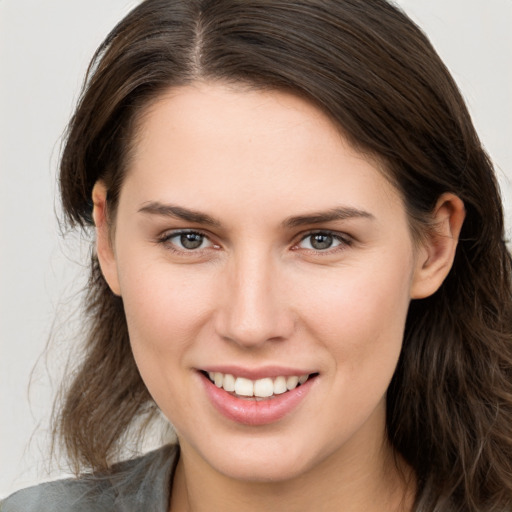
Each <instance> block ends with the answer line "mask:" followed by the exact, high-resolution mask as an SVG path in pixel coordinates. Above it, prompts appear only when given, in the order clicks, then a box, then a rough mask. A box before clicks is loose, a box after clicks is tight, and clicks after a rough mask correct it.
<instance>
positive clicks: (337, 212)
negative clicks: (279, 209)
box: [283, 207, 375, 228]
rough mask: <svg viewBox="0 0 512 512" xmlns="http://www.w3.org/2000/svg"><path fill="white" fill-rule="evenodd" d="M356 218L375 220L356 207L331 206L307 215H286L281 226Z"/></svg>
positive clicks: (287, 226) (297, 225)
mask: <svg viewBox="0 0 512 512" xmlns="http://www.w3.org/2000/svg"><path fill="white" fill-rule="evenodd" d="M358 218H363V219H369V220H375V217H374V216H373V215H372V214H371V213H369V212H367V211H364V210H358V209H357V208H346V207H340V208H332V209H330V210H327V211H325V212H314V213H311V214H308V215H298V216H295V217H288V218H287V219H286V220H285V221H284V222H283V226H284V227H286V228H296V227H299V226H304V225H307V224H323V223H324V222H332V221H335V220H347V219H358Z"/></svg>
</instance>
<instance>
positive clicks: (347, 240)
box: [157, 229, 353, 255]
mask: <svg viewBox="0 0 512 512" xmlns="http://www.w3.org/2000/svg"><path fill="white" fill-rule="evenodd" d="M185 235H197V236H200V237H202V240H201V243H203V242H204V240H208V241H209V242H210V244H211V245H210V246H208V247H207V248H197V249H187V248H182V249H181V248H177V247H176V244H175V243H173V242H171V240H172V239H173V238H177V237H182V236H185ZM319 235H322V236H328V237H332V238H333V240H334V241H337V242H339V245H335V246H334V247H327V248H326V249H323V250H322V249H315V248H304V249H303V250H305V251H308V252H313V253H315V254H318V255H323V254H325V255H327V254H332V253H333V252H338V251H343V250H345V249H346V248H347V247H350V246H351V245H352V244H353V239H352V238H351V237H350V236H349V235H347V234H341V233H339V232H336V231H329V230H315V231H310V232H307V233H303V234H301V235H300V238H299V240H298V241H297V242H296V243H294V244H293V246H292V248H291V249H292V250H294V251H297V250H300V249H301V248H300V247H299V244H300V243H301V242H304V241H305V240H307V239H308V238H311V237H313V236H319ZM157 243H159V244H162V245H164V246H165V247H166V248H167V249H169V250H171V251H172V252H174V253H178V254H187V255H194V254H196V255H197V254H198V253H201V252H202V251H204V250H205V249H208V248H215V249H217V248H220V246H219V245H217V244H215V243H213V242H212V241H211V239H210V237H209V236H208V235H207V234H205V233H203V232H201V231H196V230H192V229H190V230H178V231H172V232H166V233H164V234H163V235H162V236H160V237H159V238H158V239H157ZM310 245H311V244H310Z"/></svg>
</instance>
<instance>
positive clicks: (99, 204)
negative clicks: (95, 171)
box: [92, 181, 121, 295]
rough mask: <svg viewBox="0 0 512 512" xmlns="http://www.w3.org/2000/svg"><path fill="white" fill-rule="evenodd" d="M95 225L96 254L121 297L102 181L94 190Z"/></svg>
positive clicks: (102, 269) (109, 280) (105, 192)
mask: <svg viewBox="0 0 512 512" xmlns="http://www.w3.org/2000/svg"><path fill="white" fill-rule="evenodd" d="M92 201H93V212H92V216H93V219H94V225H95V226H96V253H97V255H98V260H99V263H100V267H101V272H102V273H103V276H104V277H105V280H106V281H107V283H108V285H109V286H110V289H111V290H112V292H113V293H115V294H116V295H121V290H120V286H119V278H118V275H117V262H116V257H115V253H114V249H113V247H112V240H111V237H110V226H109V223H108V219H107V188H106V186H105V184H104V183H103V182H102V181H97V182H96V183H95V184H94V187H93V189H92Z"/></svg>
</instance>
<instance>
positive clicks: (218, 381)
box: [213, 372, 224, 388]
mask: <svg viewBox="0 0 512 512" xmlns="http://www.w3.org/2000/svg"><path fill="white" fill-rule="evenodd" d="M213 382H215V385H216V386H217V387H218V388H221V387H222V384H223V382H224V375H223V374H222V373H219V372H216V373H215V377H214V380H213Z"/></svg>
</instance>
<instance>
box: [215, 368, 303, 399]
mask: <svg viewBox="0 0 512 512" xmlns="http://www.w3.org/2000/svg"><path fill="white" fill-rule="evenodd" d="M208 376H209V377H210V380H211V381H212V382H213V383H214V384H215V385H216V386H217V387H218V388H223V389H224V390H225V391H228V392H230V393H232V392H234V393H235V394H237V395H239V396H247V397H249V396H255V397H258V398H268V397H270V396H272V395H281V394H282V393H286V391H291V390H292V389H295V388H296V387H297V386H298V385H300V384H304V383H305V382H306V381H307V380H308V378H309V375H300V376H299V375H292V376H290V377H283V376H279V377H275V378H274V379H271V378H269V377H266V378H264V379H258V380H250V379H246V378H244V377H235V376H233V375H231V374H229V373H226V374H223V373H220V372H209V373H208Z"/></svg>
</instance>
